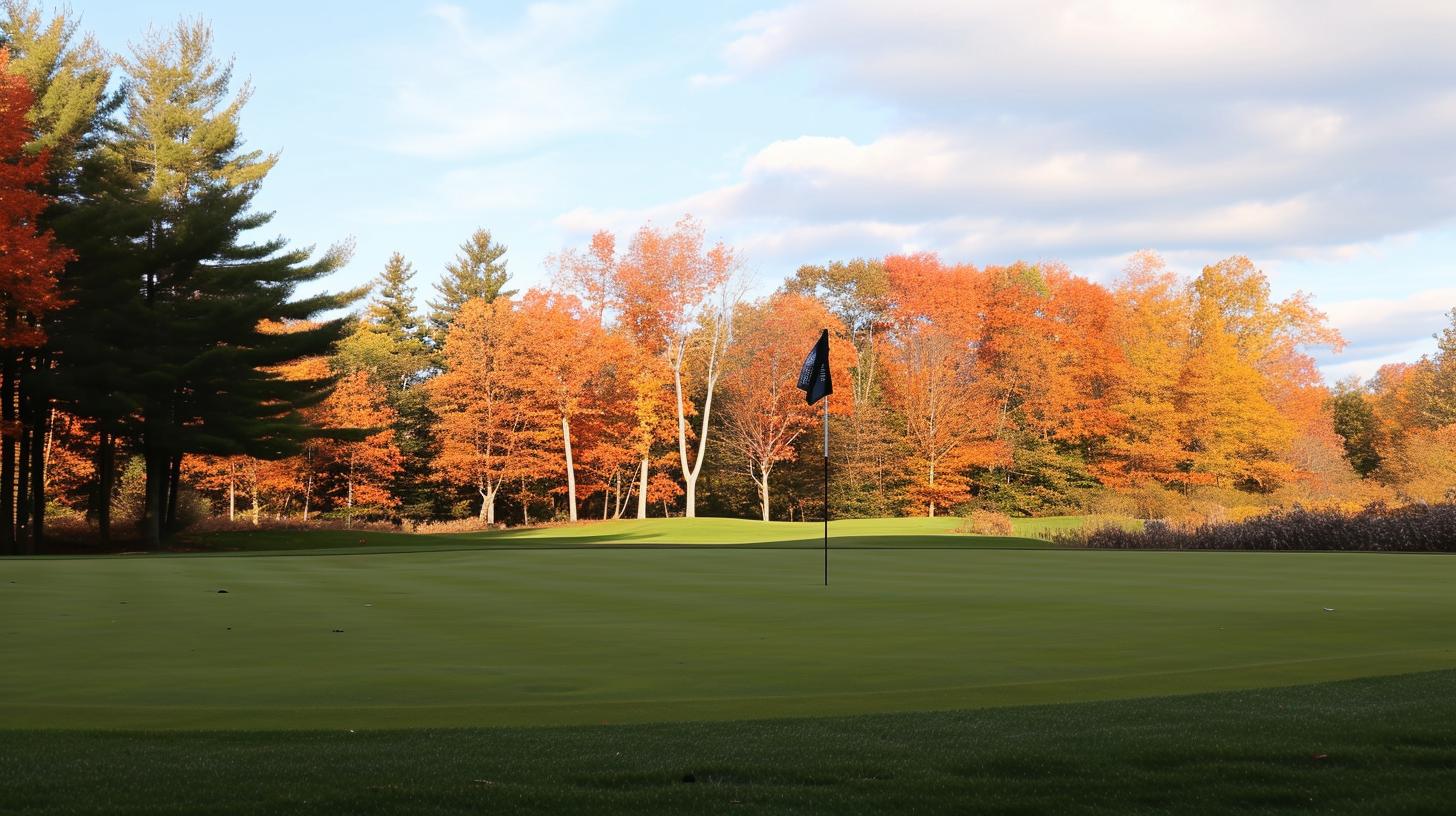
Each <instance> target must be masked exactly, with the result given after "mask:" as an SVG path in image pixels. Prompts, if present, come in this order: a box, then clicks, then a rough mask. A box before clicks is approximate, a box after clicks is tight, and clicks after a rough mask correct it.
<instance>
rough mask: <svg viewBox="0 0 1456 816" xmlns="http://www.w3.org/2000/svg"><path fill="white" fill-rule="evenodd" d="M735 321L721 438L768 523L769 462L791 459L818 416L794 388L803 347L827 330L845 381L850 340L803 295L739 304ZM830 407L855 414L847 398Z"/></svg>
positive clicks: (771, 464)
mask: <svg viewBox="0 0 1456 816" xmlns="http://www.w3.org/2000/svg"><path fill="white" fill-rule="evenodd" d="M734 320H735V324H736V325H735V327H734V338H735V339H734V344H733V348H732V350H731V351H730V352H729V356H730V359H729V361H728V364H727V366H726V369H727V373H726V374H725V375H724V379H723V440H724V443H725V444H726V446H727V448H728V449H729V450H731V451H732V452H733V454H734V456H735V457H736V458H737V460H738V463H739V464H740V465H741V466H742V467H743V468H744V469H745V470H746V471H747V473H748V476H749V478H750V479H752V480H753V483H754V486H755V488H756V489H757V492H758V500H759V507H760V515H761V517H762V518H763V520H764V521H768V520H769V518H770V510H771V502H770V498H771V496H770V490H769V479H770V477H771V476H772V474H773V470H774V466H775V465H776V464H778V463H779V462H782V461H788V460H792V459H794V458H795V456H796V453H797V452H796V450H795V447H794V442H795V441H796V440H797V439H798V438H799V436H800V434H802V433H804V432H805V431H806V430H808V429H810V428H812V427H813V426H814V420H815V418H816V417H817V416H818V411H817V410H816V409H815V408H813V407H811V406H809V405H808V404H807V403H806V402H805V401H804V394H803V392H802V391H800V390H799V389H798V388H797V381H798V376H799V367H800V365H801V364H802V363H803V359H804V353H805V351H807V350H808V349H809V348H810V347H811V346H812V345H813V344H814V342H815V341H816V340H817V339H818V335H819V333H820V331H821V330H823V329H829V330H830V355H829V360H830V364H831V365H832V366H834V369H833V370H832V371H831V376H832V377H835V378H837V379H838V381H839V382H846V381H848V379H849V376H848V375H849V363H850V361H851V360H852V355H851V354H850V350H851V348H852V346H851V345H850V343H849V342H848V337H847V336H846V335H847V332H846V331H845V328H844V326H843V325H841V324H840V323H839V321H838V320H837V319H836V318H835V317H834V316H833V315H831V314H829V312H828V310H827V309H825V308H824V305H823V304H822V303H820V302H819V301H817V300H815V299H813V298H811V297H807V296H805V295H795V294H780V295H778V296H776V297H772V298H769V299H767V300H765V301H762V302H760V303H756V304H750V305H742V306H740V307H739V308H738V310H737V314H736V315H735V316H734ZM845 396H846V397H848V396H849V395H848V394H846V395H845ZM831 405H832V406H833V408H834V410H836V411H838V412H840V413H843V414H850V413H852V409H853V403H852V402H851V401H850V400H849V399H835V400H832V401H831Z"/></svg>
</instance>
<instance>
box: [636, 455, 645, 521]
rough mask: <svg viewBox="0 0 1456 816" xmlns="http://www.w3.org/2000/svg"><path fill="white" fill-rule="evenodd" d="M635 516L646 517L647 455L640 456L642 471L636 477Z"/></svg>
mask: <svg viewBox="0 0 1456 816" xmlns="http://www.w3.org/2000/svg"><path fill="white" fill-rule="evenodd" d="M637 518H640V519H645V518H647V457H646V456H643V457H642V472H641V473H640V474H639V475H638V477H637Z"/></svg>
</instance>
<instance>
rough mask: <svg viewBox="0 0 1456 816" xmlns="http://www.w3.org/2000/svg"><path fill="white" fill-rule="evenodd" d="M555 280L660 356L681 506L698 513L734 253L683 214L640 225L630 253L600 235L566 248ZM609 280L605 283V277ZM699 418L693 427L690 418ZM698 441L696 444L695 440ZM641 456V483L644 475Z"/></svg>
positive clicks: (728, 332)
mask: <svg viewBox="0 0 1456 816" xmlns="http://www.w3.org/2000/svg"><path fill="white" fill-rule="evenodd" d="M562 257H563V260H559V261H558V278H559V280H561V281H562V282H563V284H564V285H565V286H567V287H568V288H573V289H575V290H576V291H578V292H579V293H580V294H582V295H583V296H584V297H585V298H586V299H587V300H588V302H589V303H590V304H591V307H592V308H594V309H595V311H597V313H598V314H605V312H606V311H607V310H608V309H610V310H612V311H614V312H615V313H616V318H617V324H618V327H619V328H620V329H621V330H623V331H625V332H626V333H627V334H628V335H629V336H630V337H632V338H633V340H634V341H635V342H636V344H637V345H638V346H639V347H640V348H641V349H643V350H644V351H645V352H647V353H649V354H657V355H660V356H661V357H662V358H663V360H664V361H665V363H666V368H667V371H668V374H669V375H670V377H671V383H672V392H671V399H672V408H673V412H674V415H675V416H674V419H675V421H676V429H677V437H676V441H677V453H678V457H677V463H678V465H679V467H680V468H681V474H682V480H683V492H684V500H685V512H686V514H687V516H688V517H690V518H691V517H693V516H696V515H697V484H698V478H699V476H700V475H701V474H702V468H703V462H704V459H705V455H706V452H707V449H708V438H709V434H710V431H711V428H712V417H713V397H714V393H715V391H716V390H717V387H718V380H719V379H720V378H721V377H722V376H723V366H724V359H725V354H726V352H727V349H728V347H729V345H730V343H731V340H732V302H733V300H734V297H733V291H732V289H731V288H730V284H731V280H732V278H733V275H734V273H735V272H736V271H737V269H738V260H737V258H736V257H735V256H734V254H733V251H732V250H731V249H729V248H728V247H727V246H725V245H723V244H721V243H719V244H716V245H714V246H712V247H706V248H705V246H704V232H703V227H702V225H701V224H700V223H699V222H698V221H696V220H695V219H693V218H692V217H691V216H684V217H683V218H682V219H680V220H679V221H678V222H677V223H676V224H674V225H673V228H672V230H671V231H664V230H661V229H658V228H656V227H653V226H651V225H648V226H644V227H642V228H641V229H639V230H638V231H637V233H636V234H635V235H634V236H633V237H632V241H631V243H630V244H629V245H628V247H627V251H626V252H625V253H622V254H621V255H620V256H617V255H615V241H614V240H612V239H610V237H609V236H607V235H605V234H602V233H598V235H597V236H596V237H595V238H594V239H593V241H592V249H591V250H590V251H589V253H587V254H586V255H574V254H572V253H567V254H566V255H564V256H562ZM604 280H606V281H608V282H607V283H603V281H604ZM695 415H696V417H697V423H696V428H692V429H690V427H689V420H690V418H691V417H693V416H695ZM694 443H695V444H694ZM649 461H650V456H644V458H643V473H642V475H641V481H642V483H643V484H646V483H647V481H648V478H647V475H646V467H647V464H648V462H649Z"/></svg>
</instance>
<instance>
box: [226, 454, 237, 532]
mask: <svg viewBox="0 0 1456 816" xmlns="http://www.w3.org/2000/svg"><path fill="white" fill-rule="evenodd" d="M237 473H238V466H237V463H236V462H233V461H232V460H228V521H236V520H237V517H238V475H237Z"/></svg>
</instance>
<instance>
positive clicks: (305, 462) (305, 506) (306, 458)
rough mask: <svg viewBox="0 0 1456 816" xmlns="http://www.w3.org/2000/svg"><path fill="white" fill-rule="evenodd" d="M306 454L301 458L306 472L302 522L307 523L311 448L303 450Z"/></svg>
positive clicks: (310, 494)
mask: <svg viewBox="0 0 1456 816" xmlns="http://www.w3.org/2000/svg"><path fill="white" fill-rule="evenodd" d="M305 450H306V451H307V453H305V454H304V456H303V466H304V467H305V468H307V469H308V472H307V473H305V474H304V476H303V522H304V523H305V524H307V523H308V511H309V507H310V506H312V504H313V446H312V445H310V446H309V447H308V448H305Z"/></svg>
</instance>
